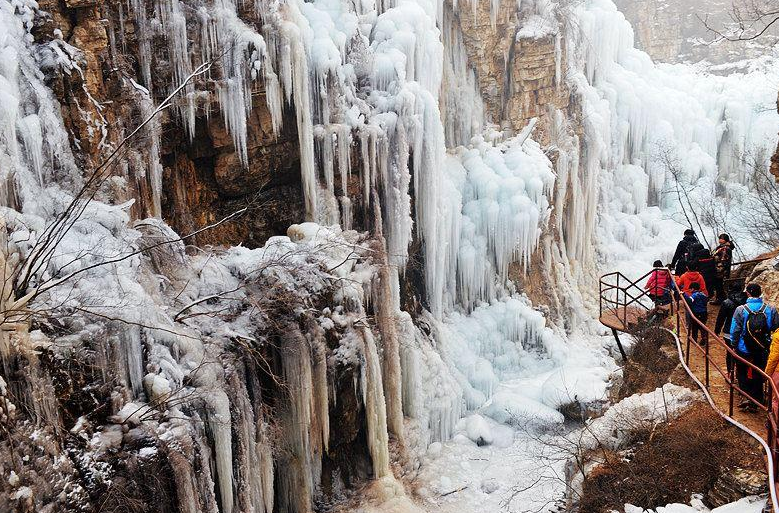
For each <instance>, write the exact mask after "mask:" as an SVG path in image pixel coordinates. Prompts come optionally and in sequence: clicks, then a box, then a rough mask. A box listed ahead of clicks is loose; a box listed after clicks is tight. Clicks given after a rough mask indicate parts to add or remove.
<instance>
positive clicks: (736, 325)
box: [730, 283, 779, 411]
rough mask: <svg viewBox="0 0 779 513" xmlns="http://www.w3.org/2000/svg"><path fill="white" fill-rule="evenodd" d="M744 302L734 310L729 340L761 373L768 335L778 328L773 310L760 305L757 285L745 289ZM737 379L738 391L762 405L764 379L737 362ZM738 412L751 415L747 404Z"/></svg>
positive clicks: (763, 304)
mask: <svg viewBox="0 0 779 513" xmlns="http://www.w3.org/2000/svg"><path fill="white" fill-rule="evenodd" d="M746 293H747V302H746V304H744V305H742V306H739V307H738V308H736V311H735V312H734V313H733V322H732V323H731V326H730V336H731V338H732V341H733V344H734V345H735V347H736V353H737V354H738V355H739V356H740V357H741V358H744V359H745V360H747V361H748V362H750V363H752V364H753V365H755V366H756V367H758V368H760V369H764V368H765V367H766V363H767V362H768V355H769V352H770V348H771V334H772V333H773V332H774V331H775V330H776V328H777V322H779V317H778V316H777V313H776V308H774V307H773V306H771V305H769V304H768V303H766V302H764V301H763V298H762V297H761V296H762V295H763V289H762V288H761V287H760V285H758V284H757V283H750V284H749V285H747V286H746ZM736 378H737V379H738V384H739V387H740V388H741V390H743V391H744V392H745V393H746V394H747V395H748V396H750V397H751V398H752V399H754V400H755V401H757V402H760V403H762V402H763V376H762V375H761V374H760V373H758V372H757V371H755V370H754V369H753V368H752V367H751V366H749V365H746V364H745V363H742V362H740V361H737V362H736ZM739 408H742V409H744V410H750V411H754V410H756V409H757V408H756V406H755V405H754V404H752V403H751V402H750V401H748V400H746V399H745V400H744V401H742V402H741V403H740V404H739Z"/></svg>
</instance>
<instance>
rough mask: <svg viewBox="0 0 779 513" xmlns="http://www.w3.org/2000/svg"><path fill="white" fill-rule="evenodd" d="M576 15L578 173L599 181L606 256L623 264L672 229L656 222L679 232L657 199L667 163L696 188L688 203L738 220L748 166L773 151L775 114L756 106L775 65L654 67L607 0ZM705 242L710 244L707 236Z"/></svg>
mask: <svg viewBox="0 0 779 513" xmlns="http://www.w3.org/2000/svg"><path fill="white" fill-rule="evenodd" d="M576 16H577V18H578V19H579V20H580V21H581V22H580V23H579V25H578V27H579V28H578V30H574V31H571V33H570V34H569V41H568V43H567V46H568V47H570V48H572V49H574V51H573V54H572V55H570V56H569V65H570V66H571V70H570V72H569V76H570V80H571V81H572V83H573V84H574V85H575V88H576V89H577V91H578V92H579V94H580V96H581V98H582V104H583V111H584V112H583V114H584V115H583V119H584V120H585V122H584V128H585V140H584V142H585V145H586V147H587V150H588V151H587V153H586V155H587V160H586V161H585V162H583V163H582V165H583V167H584V169H586V170H587V173H588V176H589V177H597V178H595V180H596V181H597V182H599V186H600V187H601V190H602V191H603V195H602V198H601V202H603V203H604V204H606V205H607V207H606V208H602V209H601V210H600V212H599V216H600V219H599V222H598V232H599V235H600V237H601V241H602V243H604V244H606V245H608V246H609V247H613V248H622V247H624V248H625V249H624V250H622V249H620V254H616V255H614V257H616V259H620V258H626V257H627V253H628V252H636V251H637V250H639V249H640V248H642V247H645V248H649V247H651V246H652V242H650V241H653V240H661V239H662V237H658V235H660V233H661V232H663V230H666V229H670V228H671V226H673V225H675V223H670V224H669V223H668V222H664V221H662V220H661V219H660V218H661V217H662V216H663V215H665V216H671V217H675V218H678V219H680V220H682V224H686V223H684V222H683V217H682V216H681V213H680V212H679V211H678V210H679V208H678V206H677V205H676V200H675V198H674V197H673V195H672V194H668V193H667V192H664V191H667V190H669V188H670V184H671V181H672V179H673V177H672V176H671V173H670V172H669V170H668V169H667V165H666V164H665V163H664V161H668V160H670V161H671V162H672V163H674V165H675V166H677V167H678V168H679V170H680V178H681V179H682V181H683V182H686V183H687V184H688V186H689V187H692V186H693V185H694V186H695V189H696V193H695V195H696V198H700V201H703V198H706V197H712V196H714V197H719V198H721V201H723V202H725V204H726V205H727V206H728V209H729V211H730V212H731V213H732V214H731V215H737V213H738V210H739V208H740V206H739V204H740V203H739V202H740V201H741V199H740V196H742V195H744V194H748V191H747V189H746V186H747V185H748V183H749V181H750V177H749V176H748V173H746V172H745V170H747V169H749V166H748V165H747V164H746V161H747V160H750V159H756V160H757V161H762V162H763V163H767V162H768V158H769V156H770V155H771V154H772V153H773V151H774V146H775V144H774V143H775V140H776V124H777V122H776V113H775V112H773V110H771V109H766V108H765V107H763V106H764V105H770V104H772V103H773V101H774V96H775V91H774V89H775V85H774V84H771V83H770V80H768V76H770V74H771V73H772V70H774V69H775V67H776V64H775V61H773V60H771V59H770V58H768V59H767V60H763V61H756V62H755V63H753V65H752V66H751V67H750V68H749V69H748V70H747V71H746V72H745V73H744V74H736V75H730V76H724V77H723V76H716V75H710V74H707V73H705V72H704V71H698V70H695V69H692V68H690V67H688V66H685V65H655V64H654V63H652V61H651V60H650V58H649V57H648V56H647V55H646V54H645V53H643V52H641V51H639V50H637V49H635V48H634V46H633V39H634V38H633V31H632V28H631V27H630V24H629V23H628V22H627V21H626V20H625V18H624V16H623V15H622V14H621V13H620V12H619V11H618V10H617V9H616V7H615V6H614V4H613V3H612V2H611V1H610V0H590V1H588V2H586V3H584V4H582V5H580V6H578V7H577V13H576ZM602 170H603V171H606V172H602ZM723 184H728V186H727V187H723ZM574 199H575V198H574ZM575 201H576V199H575ZM590 211H594V210H590ZM661 212H664V213H665V214H662V213H661ZM736 224H737V223H736ZM676 226H678V225H676ZM696 228H697V227H696ZM677 230H678V228H677ZM699 231H700V230H699ZM703 235H704V236H706V237H707V239H709V242H714V241H713V238H714V234H713V230H712V232H709V233H705V234H703ZM744 244H745V245H747V246H748V244H747V242H746V241H744ZM663 247H665V244H664V246H663ZM670 250H671V248H670V247H669V248H667V249H666V251H670ZM612 253H613V251H612ZM627 259H628V260H629V258H627Z"/></svg>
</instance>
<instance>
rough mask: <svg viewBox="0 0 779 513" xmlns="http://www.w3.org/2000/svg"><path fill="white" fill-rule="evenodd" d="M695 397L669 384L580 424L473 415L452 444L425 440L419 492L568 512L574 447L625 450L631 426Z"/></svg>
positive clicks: (434, 504) (465, 502)
mask: <svg viewBox="0 0 779 513" xmlns="http://www.w3.org/2000/svg"><path fill="white" fill-rule="evenodd" d="M698 399H699V394H697V393H694V392H692V391H690V390H688V389H686V388H683V387H679V386H676V385H671V384H668V385H665V386H664V387H663V388H662V389H657V390H655V391H654V392H651V393H647V394H640V395H634V396H632V397H629V398H627V399H625V400H623V401H621V402H620V403H618V404H617V405H616V406H614V407H613V408H611V409H609V410H608V411H607V412H606V414H605V415H603V416H602V417H599V418H596V419H592V420H590V421H588V422H587V423H586V427H585V428H584V429H581V428H578V427H575V426H574V425H565V424H563V423H562V422H559V423H557V424H556V425H549V424H547V425H546V428H545V429H539V426H538V425H537V424H536V425H534V422H535V421H536V420H537V418H536V417H522V416H515V417H514V418H513V421H512V424H513V425H514V429H511V428H508V427H506V426H497V425H495V423H493V422H491V421H489V420H485V419H483V418H481V417H479V416H478V415H474V416H472V417H469V418H467V419H464V420H463V421H462V422H461V423H460V426H458V427H459V429H458V434H457V435H456V436H455V437H454V439H452V440H451V441H450V442H447V443H444V444H433V445H431V446H430V448H429V449H428V452H427V454H426V455H425V457H424V462H425V465H424V467H423V474H422V477H421V479H420V480H419V481H420V482H428V483H430V484H429V487H423V488H420V489H419V490H418V493H419V494H420V495H421V496H422V497H424V498H425V505H426V506H428V509H429V510H430V511H441V512H451V513H455V512H458V513H461V512H466V511H468V512H470V511H474V512H475V511H480V512H498V511H505V510H506V508H508V511H565V504H566V502H565V493H566V490H567V489H568V487H569V486H570V489H571V491H572V494H574V496H575V494H576V493H578V492H577V487H578V483H579V481H578V479H577V474H576V473H575V471H574V470H573V468H572V467H571V459H572V458H574V457H575V456H576V455H577V453H578V452H579V451H581V450H585V451H586V450H589V449H595V448H596V447H599V446H604V447H607V448H609V449H613V450H619V449H623V448H624V445H623V444H624V443H625V440H626V439H628V438H629V435H630V433H631V432H633V431H634V430H637V429H644V428H647V427H651V426H652V425H654V424H655V423H657V422H662V421H664V420H666V418H667V417H666V411H667V412H668V413H667V415H668V416H669V417H671V418H673V417H675V416H676V415H678V414H679V413H680V412H682V411H683V410H684V409H685V408H686V407H687V406H689V405H690V404H691V403H692V402H693V401H696V400H698ZM666 407H667V410H666ZM479 438H481V440H479ZM477 441H478V442H479V443H481V444H482V446H481V447H480V446H479V445H478V444H477ZM487 442H488V443H487ZM485 443H487V445H484V444H485Z"/></svg>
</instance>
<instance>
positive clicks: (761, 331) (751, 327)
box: [744, 305, 771, 355]
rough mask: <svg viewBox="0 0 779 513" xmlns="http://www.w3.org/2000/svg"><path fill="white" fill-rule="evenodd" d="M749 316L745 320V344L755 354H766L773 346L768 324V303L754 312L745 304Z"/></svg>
mask: <svg viewBox="0 0 779 513" xmlns="http://www.w3.org/2000/svg"><path fill="white" fill-rule="evenodd" d="M744 308H745V309H746V311H747V318H746V321H744V344H745V345H746V347H747V351H749V353H750V354H753V355H760V354H762V355H766V354H768V350H769V348H770V347H771V328H770V327H769V326H768V316H767V315H766V314H765V310H766V305H763V306H761V307H760V310H757V311H755V312H753V311H752V310H750V309H749V307H748V306H746V305H744Z"/></svg>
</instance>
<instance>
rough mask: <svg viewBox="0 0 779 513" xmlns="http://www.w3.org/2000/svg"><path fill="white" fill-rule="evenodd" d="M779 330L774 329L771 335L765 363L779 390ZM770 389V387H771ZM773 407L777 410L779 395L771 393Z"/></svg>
mask: <svg viewBox="0 0 779 513" xmlns="http://www.w3.org/2000/svg"><path fill="white" fill-rule="evenodd" d="M777 367H779V330H776V331H774V334H773V335H772V336H771V350H770V352H769V353H768V362H767V363H766V364H765V373H766V374H768V376H770V378H771V381H773V382H774V385H775V387H776V389H777V390H779V369H777ZM769 390H770V388H769ZM770 395H771V399H772V400H771V408H772V409H773V411H774V412H777V411H779V410H777V408H779V397H777V396H776V395H775V394H773V393H771V394H770Z"/></svg>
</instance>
